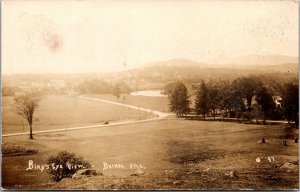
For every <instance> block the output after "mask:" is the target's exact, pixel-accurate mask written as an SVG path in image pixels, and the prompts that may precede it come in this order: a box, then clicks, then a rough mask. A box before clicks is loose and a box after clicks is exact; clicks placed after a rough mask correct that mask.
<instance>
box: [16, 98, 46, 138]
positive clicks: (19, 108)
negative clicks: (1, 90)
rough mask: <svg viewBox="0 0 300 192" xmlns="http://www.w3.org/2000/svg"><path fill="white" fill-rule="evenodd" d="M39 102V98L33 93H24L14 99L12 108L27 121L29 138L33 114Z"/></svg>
mask: <svg viewBox="0 0 300 192" xmlns="http://www.w3.org/2000/svg"><path fill="white" fill-rule="evenodd" d="M40 101H41V96H39V95H37V94H35V93H25V94H24V95H20V96H16V97H15V98H14V108H15V112H16V113H17V114H18V115H20V116H21V117H23V118H24V119H26V120H27V121H28V124H29V127H30V137H29V139H33V136H32V123H33V114H34V112H35V111H36V109H37V107H38V106H39V102H40Z"/></svg>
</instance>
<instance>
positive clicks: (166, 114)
mask: <svg viewBox="0 0 300 192" xmlns="http://www.w3.org/2000/svg"><path fill="white" fill-rule="evenodd" d="M79 98H81V99H89V100H94V101H100V102H104V103H109V104H113V105H119V106H122V107H128V108H131V109H136V110H140V111H143V112H149V113H153V114H155V115H156V117H154V118H151V119H145V120H135V121H127V122H120V123H110V124H97V125H87V126H79V127H65V128H60V129H49V130H43V131H33V132H32V133H33V134H38V133H51V132H60V131H69V130H78V129H91V128H100V127H109V126H117V125H127V124H134V123H140V122H147V121H154V120H160V119H164V118H166V117H168V116H171V115H173V113H164V112H160V111H156V110H152V109H147V108H142V107H137V106H133V105H128V104H123V103H118V102H114V101H109V100H104V99H97V98H93V97H87V96H82V95H81V96H79ZM28 134H29V132H23V133H11V134H4V135H2V137H9V136H18V135H28Z"/></svg>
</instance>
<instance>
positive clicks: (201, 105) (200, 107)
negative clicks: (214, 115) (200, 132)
mask: <svg viewBox="0 0 300 192" xmlns="http://www.w3.org/2000/svg"><path fill="white" fill-rule="evenodd" d="M209 100H210V98H209V90H208V88H207V86H206V84H205V83H204V81H202V83H201V84H200V86H199V88H198V91H197V95H196V102H195V111H196V113H197V115H202V116H203V119H204V120H205V115H206V114H208V112H209V111H210V101H209Z"/></svg>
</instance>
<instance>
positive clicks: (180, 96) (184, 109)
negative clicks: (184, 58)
mask: <svg viewBox="0 0 300 192" xmlns="http://www.w3.org/2000/svg"><path fill="white" fill-rule="evenodd" d="M169 100H170V110H171V111H172V112H175V113H176V115H177V116H181V117H182V116H183V115H187V114H188V113H189V112H190V111H191V109H190V101H189V95H188V91H187V88H186V86H185V85H184V84H183V83H182V82H178V83H177V84H176V85H175V86H174V89H173V91H172V93H171V95H169Z"/></svg>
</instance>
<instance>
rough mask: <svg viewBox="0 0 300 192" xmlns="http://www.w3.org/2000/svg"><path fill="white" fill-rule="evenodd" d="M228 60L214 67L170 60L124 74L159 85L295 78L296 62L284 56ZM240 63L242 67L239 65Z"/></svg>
mask: <svg viewBox="0 0 300 192" xmlns="http://www.w3.org/2000/svg"><path fill="white" fill-rule="evenodd" d="M227 61H228V62H229V59H227V60H226V61H223V62H222V63H221V62H220V63H218V64H212V63H210V64H207V63H198V62H195V61H191V60H187V59H171V60H166V61H158V62H152V63H149V64H146V65H143V67H140V68H137V69H133V70H129V71H127V72H125V74H126V75H127V76H130V77H133V78H138V79H144V80H149V81H155V82H161V81H170V80H174V79H199V78H201V79H211V78H221V77H222V78H226V79H233V78H236V77H239V76H242V75H251V74H255V75H259V74H265V73H269V74H270V73H276V74H278V73H281V74H283V75H285V73H286V74H290V75H291V76H296V75H297V73H298V63H297V58H293V57H285V56H246V57H243V58H241V57H239V58H236V59H235V60H234V59H231V60H230V62H231V64H224V63H225V62H227ZM242 63H243V64H242Z"/></svg>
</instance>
